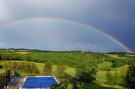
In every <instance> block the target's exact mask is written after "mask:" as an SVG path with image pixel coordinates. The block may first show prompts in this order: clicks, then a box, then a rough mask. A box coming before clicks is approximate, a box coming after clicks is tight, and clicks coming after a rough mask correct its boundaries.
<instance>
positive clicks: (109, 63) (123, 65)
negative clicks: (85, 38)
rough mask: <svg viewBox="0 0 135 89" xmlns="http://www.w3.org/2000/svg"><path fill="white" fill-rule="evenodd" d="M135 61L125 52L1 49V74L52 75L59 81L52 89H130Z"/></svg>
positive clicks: (133, 55) (24, 75)
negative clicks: (15, 71) (7, 72)
mask: <svg viewBox="0 0 135 89" xmlns="http://www.w3.org/2000/svg"><path fill="white" fill-rule="evenodd" d="M134 61H135V54H132V53H125V52H112V53H100V52H85V51H43V50H28V49H1V50H0V67H1V69H0V73H1V74H4V73H5V72H6V69H10V70H11V76H13V75H14V70H15V69H16V68H18V71H17V75H18V76H20V77H26V76H48V75H52V76H55V77H57V78H58V80H59V81H60V84H58V85H56V86H55V85H54V86H53V87H52V89H127V86H128V85H129V86H134V84H133V85H132V84H130V83H129V84H128V82H129V81H130V82H133V81H134V80H133V81H131V80H132V78H134V77H133V76H132V75H134V71H133V69H132V68H131V69H130V66H131V67H135V62H134ZM130 73H131V74H132V75H131V74H130ZM3 76H4V75H3ZM0 77H2V75H1V76H0ZM0 79H2V78H0ZM0 83H1V84H2V83H4V80H1V82H0ZM133 83H134V82H133ZM131 89H133V88H131Z"/></svg>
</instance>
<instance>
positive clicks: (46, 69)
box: [43, 61, 53, 75]
mask: <svg viewBox="0 0 135 89" xmlns="http://www.w3.org/2000/svg"><path fill="white" fill-rule="evenodd" d="M52 65H53V63H52V62H51V61H47V62H46V63H45V65H44V69H43V72H44V75H51V73H52Z"/></svg>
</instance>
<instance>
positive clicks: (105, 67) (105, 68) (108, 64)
mask: <svg viewBox="0 0 135 89" xmlns="http://www.w3.org/2000/svg"><path fill="white" fill-rule="evenodd" d="M112 66H113V64H112V62H103V63H100V64H98V70H101V71H109V70H111V69H112Z"/></svg>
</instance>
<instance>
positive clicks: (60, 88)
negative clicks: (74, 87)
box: [51, 80, 69, 89]
mask: <svg viewBox="0 0 135 89" xmlns="http://www.w3.org/2000/svg"><path fill="white" fill-rule="evenodd" d="M68 84H69V81H68V80H64V81H63V82H62V83H61V84H59V85H54V86H52V87H51V89H66V88H67V87H68Z"/></svg>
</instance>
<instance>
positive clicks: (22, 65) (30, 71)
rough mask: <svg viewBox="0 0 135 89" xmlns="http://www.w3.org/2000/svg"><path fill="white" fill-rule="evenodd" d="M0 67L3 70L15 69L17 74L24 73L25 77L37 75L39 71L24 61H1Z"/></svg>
mask: <svg viewBox="0 0 135 89" xmlns="http://www.w3.org/2000/svg"><path fill="white" fill-rule="evenodd" d="M1 65H2V66H3V67H4V68H5V69H12V70H14V69H15V68H17V70H18V72H21V73H26V74H27V75H38V74H39V70H38V68H37V66H36V65H35V64H34V63H32V62H26V61H21V62H20V61H3V62H2V63H1Z"/></svg>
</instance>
